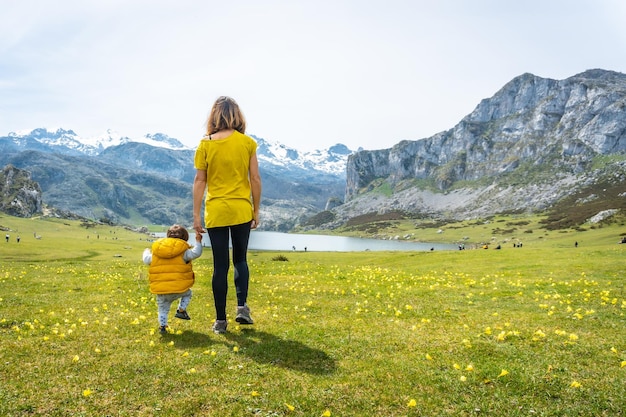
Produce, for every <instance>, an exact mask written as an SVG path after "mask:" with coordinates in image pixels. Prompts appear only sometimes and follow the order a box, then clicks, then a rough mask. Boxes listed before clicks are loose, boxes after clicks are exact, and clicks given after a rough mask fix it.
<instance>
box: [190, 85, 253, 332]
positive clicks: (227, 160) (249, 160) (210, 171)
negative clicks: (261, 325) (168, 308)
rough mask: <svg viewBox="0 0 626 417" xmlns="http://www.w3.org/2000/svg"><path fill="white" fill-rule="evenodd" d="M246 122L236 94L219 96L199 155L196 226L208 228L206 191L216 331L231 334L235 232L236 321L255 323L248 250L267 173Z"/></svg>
mask: <svg viewBox="0 0 626 417" xmlns="http://www.w3.org/2000/svg"><path fill="white" fill-rule="evenodd" d="M245 131H246V121H245V118H244V116H243V113H242V112H241V109H240V108H239V105H238V104H237V103H236V102H235V100H233V99H232V98H230V97H219V98H218V99H217V100H216V101H215V103H214V104H213V107H212V109H211V112H210V114H209V118H208V120H207V129H206V136H205V137H204V138H202V140H201V141H200V144H199V145H198V147H197V149H196V153H195V157H194V166H195V168H196V177H195V179H194V184H193V227H194V229H195V231H196V233H197V234H200V233H202V232H204V229H203V227H202V218H201V216H200V207H201V206H202V199H203V197H204V196H205V193H206V199H205V202H204V203H205V204H204V205H205V209H204V226H205V227H206V230H207V232H208V234H209V239H210V240H211V250H212V252H213V277H212V287H213V299H214V301H215V313H216V319H215V322H214V323H213V327H212V329H213V332H215V333H217V334H221V333H225V332H226V328H227V326H228V321H227V318H226V295H227V293H228V270H229V268H230V259H229V254H228V248H229V235H230V240H231V242H232V248H233V260H232V262H233V267H234V271H235V272H234V278H235V291H236V293H237V313H236V316H235V321H236V322H237V323H240V324H253V323H254V321H253V320H252V317H251V316H250V308H249V307H248V303H247V299H248V285H249V281H250V271H249V269H248V261H247V253H248V241H249V238H250V230H251V229H256V228H257V227H258V226H259V206H260V204H261V176H260V174H259V162H258V159H257V155H256V150H257V144H256V142H255V141H254V140H253V139H252V138H251V137H250V136H247V135H246V134H245Z"/></svg>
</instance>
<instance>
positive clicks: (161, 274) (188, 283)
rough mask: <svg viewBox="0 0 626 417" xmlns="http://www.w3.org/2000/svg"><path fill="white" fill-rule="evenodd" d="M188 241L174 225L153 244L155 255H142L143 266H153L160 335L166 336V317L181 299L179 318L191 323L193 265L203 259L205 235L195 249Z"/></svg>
mask: <svg viewBox="0 0 626 417" xmlns="http://www.w3.org/2000/svg"><path fill="white" fill-rule="evenodd" d="M188 240H189V233H188V232H187V230H186V229H185V228H184V227H182V226H179V225H177V224H175V225H173V226H172V227H170V228H169V229H168V230H167V237H165V238H162V239H159V240H157V241H156V242H154V243H153V244H152V252H150V249H148V248H146V249H145V250H144V251H143V263H144V264H146V265H150V268H149V269H148V275H149V280H150V292H151V293H152V294H156V300H157V306H158V308H159V326H160V327H159V328H160V331H161V334H163V333H167V316H168V314H169V312H170V307H171V305H172V302H174V300H176V299H180V301H179V302H178V309H177V310H176V317H177V318H179V319H183V320H190V319H191V317H189V314H187V306H188V305H189V302H190V301H191V287H192V286H193V283H194V273H193V269H192V267H191V261H192V260H193V259H196V258H198V257H200V255H202V243H201V242H202V235H201V234H200V233H196V242H195V244H194V245H193V247H192V246H191V245H189V244H188V243H187V241H188Z"/></svg>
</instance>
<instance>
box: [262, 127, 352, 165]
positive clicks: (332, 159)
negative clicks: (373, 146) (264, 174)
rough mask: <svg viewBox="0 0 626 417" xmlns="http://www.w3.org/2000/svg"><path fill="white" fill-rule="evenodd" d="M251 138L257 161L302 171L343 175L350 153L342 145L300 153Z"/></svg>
mask: <svg viewBox="0 0 626 417" xmlns="http://www.w3.org/2000/svg"><path fill="white" fill-rule="evenodd" d="M251 136H252V137H253V138H254V139H255V140H256V142H257V145H258V147H257V157H258V159H259V161H266V162H268V163H271V164H273V165H278V166H281V165H282V166H284V167H288V166H291V167H294V166H295V167H298V168H302V169H304V170H310V169H314V170H317V171H323V172H328V173H330V174H335V175H344V174H345V172H346V162H347V160H348V156H349V155H350V154H351V153H352V151H351V150H350V149H348V147H346V146H345V145H342V144H337V145H334V146H331V147H330V148H328V149H324V150H315V151H310V152H300V151H298V150H296V149H293V148H289V147H287V146H285V145H283V144H281V143H277V142H269V141H266V140H265V139H263V138H259V137H256V136H254V135H251Z"/></svg>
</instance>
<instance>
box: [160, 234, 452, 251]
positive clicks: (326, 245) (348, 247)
mask: <svg viewBox="0 0 626 417" xmlns="http://www.w3.org/2000/svg"><path fill="white" fill-rule="evenodd" d="M155 236H157V237H163V236H165V233H155ZM194 240H195V234H193V233H190V240H189V241H190V242H193V241H194ZM202 244H203V245H204V246H207V247H208V246H211V242H210V241H209V236H208V235H206V234H205V235H204V236H203V239H202ZM294 247H295V250H296V251H305V250H306V251H310V252H362V251H368V250H369V251H429V250H431V248H432V249H434V250H458V246H457V245H453V244H443V243H424V242H421V243H418V242H406V241H400V240H381V239H361V238H356V237H344V236H325V235H306V234H297V233H281V232H262V231H256V230H253V231H252V232H251V233H250V243H249V245H248V248H249V249H256V250H277V251H293V250H294Z"/></svg>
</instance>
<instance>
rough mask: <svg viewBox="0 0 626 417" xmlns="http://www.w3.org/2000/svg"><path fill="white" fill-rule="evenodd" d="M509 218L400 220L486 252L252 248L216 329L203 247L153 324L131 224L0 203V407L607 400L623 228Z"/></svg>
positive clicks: (149, 410)
mask: <svg viewBox="0 0 626 417" xmlns="http://www.w3.org/2000/svg"><path fill="white" fill-rule="evenodd" d="M510 222H518V225H521V223H519V222H520V220H519V219H514V220H513V219H499V220H498V219H496V220H495V221H494V222H492V223H491V224H490V225H488V226H486V225H485V224H479V223H476V222H475V223H471V222H469V223H463V224H458V225H449V226H445V227H436V228H433V229H420V230H412V231H407V230H400V231H399V232H400V234H405V233H415V234H416V235H419V236H418V237H420V238H421V239H422V240H424V241H433V242H435V241H445V242H447V243H452V242H457V241H460V240H461V239H462V238H468V239H466V241H467V243H468V246H470V245H469V243H472V242H474V243H476V244H477V245H478V244H479V243H480V242H483V241H485V242H494V241H497V242H502V249H501V250H494V249H491V248H490V249H488V250H484V249H472V250H464V251H448V252H444V251H435V252H359V253H330V252H329V253H324V252H287V253H279V252H260V251H252V252H250V254H249V265H250V272H251V284H250V298H249V304H250V307H251V309H252V315H253V317H254V319H255V321H256V323H255V325H253V326H248V327H244V326H237V323H235V322H234V309H235V307H234V306H235V294H234V288H233V286H232V277H231V287H230V292H229V312H230V313H231V317H230V319H231V320H230V323H229V332H228V333H227V334H225V335H215V334H213V333H212V332H211V331H210V326H211V324H212V322H213V320H214V310H213V300H212V294H211V283H210V276H211V271H212V259H211V253H210V249H209V248H206V249H205V253H204V254H203V256H202V257H201V258H200V259H199V260H196V261H194V270H195V271H196V284H195V286H194V288H193V291H194V295H193V299H192V302H191V305H190V306H189V309H188V311H189V314H190V315H191V317H192V320H190V321H183V320H178V319H176V318H174V317H173V313H172V314H171V315H170V328H171V333H169V334H166V335H160V334H159V333H158V331H157V314H156V304H155V302H154V299H153V297H152V296H151V294H150V293H149V292H148V285H147V269H146V267H145V266H143V264H142V263H141V259H140V258H141V253H142V251H143V249H144V248H145V247H147V246H148V245H149V242H147V241H146V239H147V236H146V235H142V234H138V233H135V232H132V231H129V230H125V229H123V228H117V227H112V226H97V227H94V228H89V229H86V228H84V227H82V226H81V224H80V222H76V221H68V220H58V219H56V220H55V219H18V218H14V217H10V216H6V215H0V226H2V227H3V228H5V229H10V230H9V231H8V232H4V231H3V232H0V233H1V235H0V236H2V238H3V240H2V242H0V415H2V416H34V415H45V416H219V417H223V416H263V417H269V416H272V417H273V416H620V415H624V413H625V411H624V410H626V408H625V404H626V399H625V398H626V316H625V314H626V288H625V282H626V281H625V279H624V275H625V273H624V272H625V269H626V268H625V260H626V245H620V244H617V241H618V240H619V237H620V234H621V233H623V232H624V228H623V227H621V226H618V225H614V226H607V227H599V228H588V229H587V230H585V231H581V230H578V231H576V230H568V231H551V232H546V231H544V230H542V229H540V228H539V227H538V223H537V219H531V220H530V221H529V222H528V223H526V222H525V223H524V225H523V227H521V228H520V227H518V228H517V230H511V229H515V228H514V227H510V226H508V227H504V226H505V224H506V223H510ZM494 223H495V224H494ZM442 229H443V230H442ZM507 229H508V230H507ZM6 233H9V234H10V240H9V242H5V240H4V234H6ZM18 234H19V235H20V238H21V240H20V242H19V243H17V242H16V236H17V235H18ZM516 234H517V235H516ZM35 235H38V236H40V238H39V239H36V238H35ZM494 236H495V238H494ZM520 236H521V237H520ZM518 240H519V241H523V243H524V244H523V247H522V248H516V247H513V244H512V242H515V241H518ZM575 241H577V242H579V246H578V247H577V248H575V247H574V242H575ZM231 276H232V271H231Z"/></svg>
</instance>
